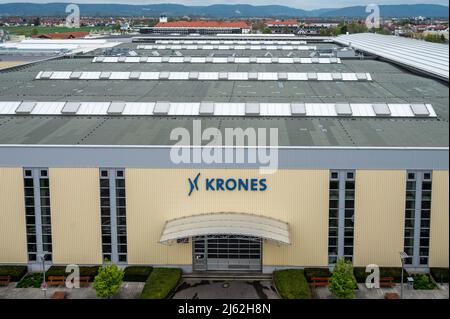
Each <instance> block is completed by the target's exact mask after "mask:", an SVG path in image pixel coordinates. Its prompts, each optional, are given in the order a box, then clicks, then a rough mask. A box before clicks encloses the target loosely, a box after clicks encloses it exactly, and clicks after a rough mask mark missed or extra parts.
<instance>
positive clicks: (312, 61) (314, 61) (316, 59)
mask: <svg viewBox="0 0 450 319" xmlns="http://www.w3.org/2000/svg"><path fill="white" fill-rule="evenodd" d="M319 62H320V60H319V58H312V59H311V63H319Z"/></svg>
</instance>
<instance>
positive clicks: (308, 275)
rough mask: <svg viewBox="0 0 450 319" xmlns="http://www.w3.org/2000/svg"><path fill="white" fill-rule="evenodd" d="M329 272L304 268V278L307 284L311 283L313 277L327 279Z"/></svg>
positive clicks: (326, 269)
mask: <svg viewBox="0 0 450 319" xmlns="http://www.w3.org/2000/svg"><path fill="white" fill-rule="evenodd" d="M330 276H331V272H330V270H329V269H328V268H305V277H306V280H307V281H308V282H312V279H311V278H313V277H322V278H328V277H330Z"/></svg>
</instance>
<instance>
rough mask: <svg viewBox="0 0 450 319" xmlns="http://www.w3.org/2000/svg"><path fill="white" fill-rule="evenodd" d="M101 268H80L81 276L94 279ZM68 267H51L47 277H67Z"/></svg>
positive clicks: (46, 273)
mask: <svg viewBox="0 0 450 319" xmlns="http://www.w3.org/2000/svg"><path fill="white" fill-rule="evenodd" d="M98 268H100V266H80V276H83V277H91V279H94V277H95V276H97V274H98ZM68 274H69V273H66V266H51V267H50V268H49V269H48V270H47V271H46V272H45V275H46V276H67V275H68Z"/></svg>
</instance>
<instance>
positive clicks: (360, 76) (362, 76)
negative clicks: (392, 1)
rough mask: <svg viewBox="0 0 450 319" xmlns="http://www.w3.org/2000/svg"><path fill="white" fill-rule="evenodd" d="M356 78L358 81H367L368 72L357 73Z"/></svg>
mask: <svg viewBox="0 0 450 319" xmlns="http://www.w3.org/2000/svg"><path fill="white" fill-rule="evenodd" d="M356 78H357V79H358V81H367V74H366V73H356Z"/></svg>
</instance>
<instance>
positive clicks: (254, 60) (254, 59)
mask: <svg viewBox="0 0 450 319" xmlns="http://www.w3.org/2000/svg"><path fill="white" fill-rule="evenodd" d="M257 61H258V59H257V58H256V57H254V56H252V57H250V63H256V62H257Z"/></svg>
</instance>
